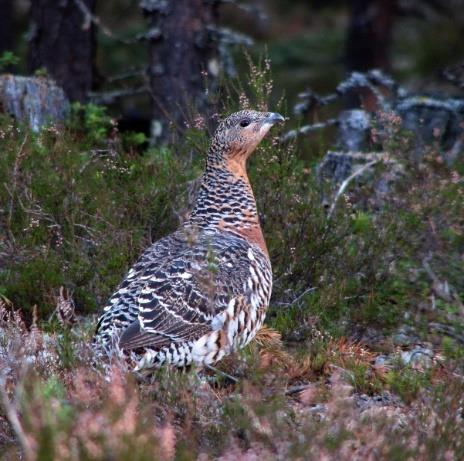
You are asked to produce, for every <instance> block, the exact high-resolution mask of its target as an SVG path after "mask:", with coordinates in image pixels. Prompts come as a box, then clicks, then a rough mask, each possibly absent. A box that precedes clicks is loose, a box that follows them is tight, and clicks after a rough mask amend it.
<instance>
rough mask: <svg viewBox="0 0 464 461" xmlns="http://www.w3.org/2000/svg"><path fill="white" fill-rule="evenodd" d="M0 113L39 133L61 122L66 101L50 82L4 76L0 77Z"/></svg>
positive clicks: (58, 88) (59, 90)
mask: <svg viewBox="0 0 464 461" xmlns="http://www.w3.org/2000/svg"><path fill="white" fill-rule="evenodd" d="M0 112H6V113H8V114H11V115H12V116H13V117H15V118H16V119H18V120H22V121H25V122H27V123H28V124H29V126H30V127H31V129H32V130H33V131H39V129H40V128H41V127H42V126H43V125H45V124H47V123H50V122H56V121H62V120H64V119H65V117H66V115H67V114H68V112H69V101H68V99H67V98H66V96H65V94H64V91H63V90H62V89H61V88H60V87H59V86H57V85H56V83H55V82H54V81H53V80H50V79H46V78H42V77H23V76H18V75H10V74H7V75H1V76H0Z"/></svg>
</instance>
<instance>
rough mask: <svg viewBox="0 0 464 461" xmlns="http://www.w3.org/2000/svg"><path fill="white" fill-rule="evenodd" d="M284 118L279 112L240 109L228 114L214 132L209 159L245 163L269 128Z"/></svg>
mask: <svg viewBox="0 0 464 461" xmlns="http://www.w3.org/2000/svg"><path fill="white" fill-rule="evenodd" d="M284 120H285V119H284V117H282V115H280V114H277V113H274V112H258V111H255V110H241V111H240V112H235V113H234V114H232V115H229V116H228V117H227V118H225V119H224V120H223V121H222V122H221V123H220V124H219V126H218V127H217V129H216V132H215V133H214V137H213V140H212V142H211V148H210V154H209V156H210V159H209V160H211V161H214V160H216V161H217V160H220V161H225V162H226V163H229V162H233V163H237V164H243V165H245V162H246V159H247V158H248V157H249V156H250V154H251V153H252V152H253V151H254V150H255V148H256V146H257V145H258V144H259V143H260V142H261V140H262V139H263V138H264V136H265V135H266V134H267V132H268V131H269V130H270V128H271V127H272V126H273V125H274V124H275V123H277V122H283V121H284Z"/></svg>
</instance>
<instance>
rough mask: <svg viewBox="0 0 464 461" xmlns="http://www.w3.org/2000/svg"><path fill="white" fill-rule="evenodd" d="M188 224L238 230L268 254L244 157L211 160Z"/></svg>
mask: <svg viewBox="0 0 464 461" xmlns="http://www.w3.org/2000/svg"><path fill="white" fill-rule="evenodd" d="M188 224H190V225H194V226H198V227H200V228H210V229H211V228H214V229H220V230H224V231H228V232H232V233H235V234H239V235H241V236H242V237H244V238H245V239H247V240H248V241H250V242H251V243H253V244H255V245H258V246H259V247H260V248H261V249H262V250H263V251H264V252H265V253H266V254H267V248H266V243H265V241H264V237H263V233H262V231H261V225H260V223H259V217H258V211H257V208H256V200H255V197H254V194H253V190H252V188H251V185H250V181H249V179H248V175H247V172H246V160H245V159H243V158H231V159H229V160H223V159H221V161H211V160H208V163H207V166H206V170H205V173H204V175H203V179H202V183H201V187H200V191H199V194H198V198H197V201H196V204H195V207H194V209H193V211H192V214H191V215H190V218H189V220H188Z"/></svg>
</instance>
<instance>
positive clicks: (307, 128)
mask: <svg viewBox="0 0 464 461" xmlns="http://www.w3.org/2000/svg"><path fill="white" fill-rule="evenodd" d="M338 123H339V121H338V119H336V118H329V119H328V120H326V121H325V122H320V123H313V124H312V125H304V126H302V127H301V128H298V129H297V130H290V131H288V132H287V133H285V134H284V135H283V136H282V137H281V138H280V139H279V141H280V142H281V143H286V142H289V141H292V140H293V139H295V138H296V137H298V136H301V135H305V134H308V133H312V132H313V131H317V130H321V129H323V128H327V127H328V126H334V125H338Z"/></svg>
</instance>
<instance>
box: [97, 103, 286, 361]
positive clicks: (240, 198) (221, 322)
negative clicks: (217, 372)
mask: <svg viewBox="0 0 464 461" xmlns="http://www.w3.org/2000/svg"><path fill="white" fill-rule="evenodd" d="M282 120H283V117H282V116H280V115H279V114H274V113H263V112H256V111H241V112H237V113H235V114H233V115H231V116H229V117H228V118H226V119H225V120H224V121H223V122H222V123H221V124H220V125H219V127H218V128H217V130H216V133H215V135H214V137H213V140H212V142H211V147H210V150H209V153H208V157H207V165H206V170H205V173H204V175H203V179H202V183H201V187H200V191H199V194H198V198H197V201H196V204H195V207H194V210H193V211H192V214H191V215H190V217H189V219H188V220H187V221H186V222H185V223H184V224H183V225H182V226H181V227H180V228H179V229H178V230H177V231H176V232H174V233H173V234H171V235H169V236H167V237H165V238H163V239H161V240H159V241H158V242H156V243H154V244H153V245H152V246H151V247H149V248H148V249H147V250H146V251H145V252H144V253H143V254H142V256H141V257H140V259H139V260H138V262H137V263H136V264H135V265H134V266H133V267H132V269H131V270H130V271H129V273H128V274H127V276H126V278H125V279H124V280H123V282H122V283H121V285H120V286H119V287H118V289H117V290H116V292H115V293H114V294H113V296H112V297H111V298H110V299H109V301H108V304H107V306H106V307H105V309H104V311H105V312H104V314H103V315H102V316H101V317H100V320H99V322H98V326H97V333H96V339H97V342H98V343H99V344H101V345H104V346H108V345H111V344H116V345H117V346H118V347H119V348H120V349H122V350H124V351H126V352H128V353H130V354H131V355H132V356H133V357H135V358H136V360H137V362H138V364H137V368H138V369H150V368H153V367H158V366H160V365H162V364H165V363H171V364H174V365H177V366H185V365H189V364H191V363H194V364H211V363H214V362H216V361H218V360H220V359H221V358H222V357H223V356H224V355H227V354H229V353H230V352H232V351H234V350H236V349H237V348H240V347H243V346H245V345H246V344H248V342H249V341H251V339H252V338H253V337H254V336H255V334H256V332H257V330H258V329H259V328H260V326H261V325H262V323H263V320H264V316H265V313H266V309H267V306H268V304H269V298H270V295H271V288H272V271H271V265H270V261H269V256H268V253H267V248H266V244H265V242H264V238H263V234H262V232H261V227H260V224H259V219H258V214H257V210H256V202H255V198H254V195H253V191H252V189H251V186H250V183H249V181H248V177H247V174H246V160H247V158H248V157H249V155H250V154H251V153H252V152H253V150H254V149H255V148H256V146H257V145H258V143H259V142H260V141H261V139H262V138H263V137H264V136H265V135H266V133H267V132H268V131H269V129H270V127H271V126H272V125H273V124H274V123H275V122H277V121H282Z"/></svg>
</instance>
